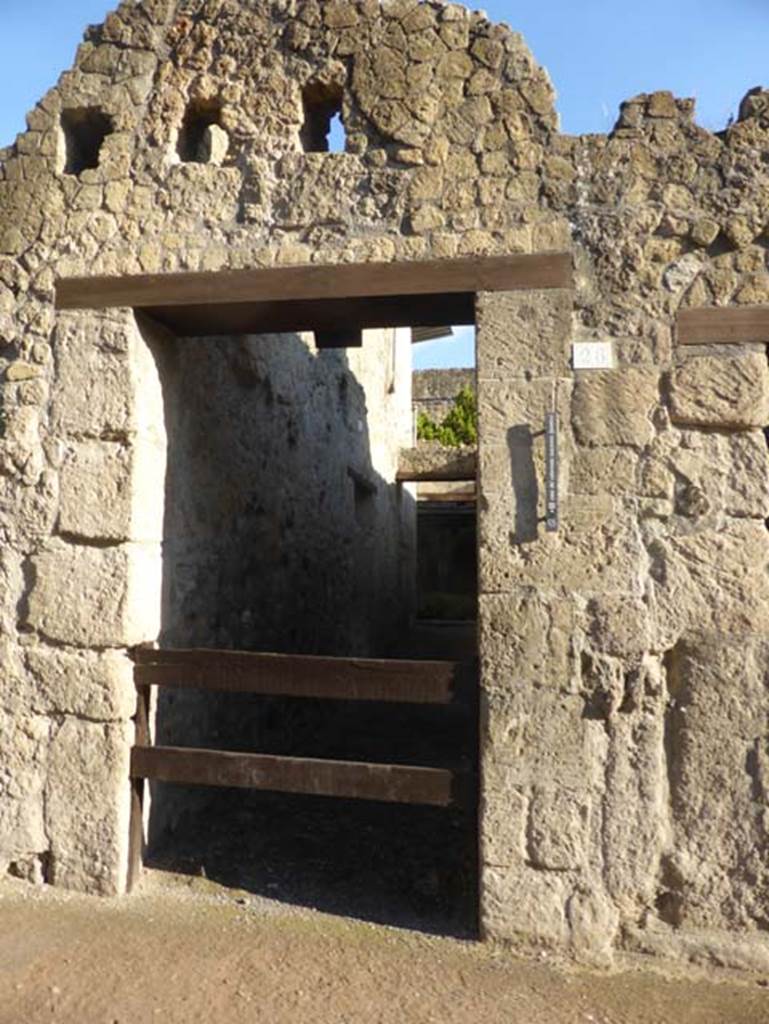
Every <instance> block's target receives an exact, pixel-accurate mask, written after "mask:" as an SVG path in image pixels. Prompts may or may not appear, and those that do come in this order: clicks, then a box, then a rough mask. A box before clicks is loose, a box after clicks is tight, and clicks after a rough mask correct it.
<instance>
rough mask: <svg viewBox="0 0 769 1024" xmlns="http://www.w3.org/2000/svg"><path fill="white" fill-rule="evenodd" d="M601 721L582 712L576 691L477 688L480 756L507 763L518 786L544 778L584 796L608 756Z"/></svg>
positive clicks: (598, 778) (486, 762)
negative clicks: (479, 716)
mask: <svg viewBox="0 0 769 1024" xmlns="http://www.w3.org/2000/svg"><path fill="white" fill-rule="evenodd" d="M604 724H605V723H604V722H602V721H598V720H597V719H592V718H586V717H585V702H584V699H583V698H582V696H580V695H569V694H564V693H558V692H557V691H553V690H537V689H535V688H534V687H533V686H522V687H521V688H520V689H519V690H512V689H511V690H510V691H509V692H507V693H502V692H500V691H499V690H496V691H495V690H491V691H487V690H485V689H484V690H482V693H481V757H482V763H483V764H484V765H491V764H495V765H507V766H509V768H510V769H511V771H510V774H509V775H508V776H507V780H508V784H509V785H510V786H514V787H516V788H518V789H520V790H522V791H527V790H528V789H529V788H531V787H533V786H537V785H540V784H541V783H542V780H544V779H546V780H548V782H549V783H550V784H551V785H552V786H564V787H566V788H568V789H570V790H571V791H574V790H576V789H577V788H578V784H579V786H581V787H582V788H581V790H580V792H581V793H582V795H583V797H585V796H586V794H588V793H589V792H590V790H591V787H593V786H594V785H598V786H599V787H600V786H601V785H602V778H603V761H604V759H605V756H606V746H607V740H606V733H605V730H604Z"/></svg>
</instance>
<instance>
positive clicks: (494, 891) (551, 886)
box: [481, 866, 569, 947]
mask: <svg viewBox="0 0 769 1024" xmlns="http://www.w3.org/2000/svg"><path fill="white" fill-rule="evenodd" d="M483 874H484V897H485V898H484V900H483V903H482V911H481V931H482V934H483V935H484V936H486V937H488V938H491V939H498V940H500V939H507V940H515V941H518V942H525V943H526V945H529V946H545V947H548V946H550V947H552V946H564V945H566V943H567V942H568V935H569V928H568V924H567V921H566V910H565V904H566V898H567V894H568V883H567V881H566V879H564V878H563V876H562V875H561V874H560V873H558V872H550V871H536V870H534V869H532V868H527V867H524V866H519V867H517V868H512V867H509V868H500V867H488V866H487V867H486V869H485V870H484V873H483Z"/></svg>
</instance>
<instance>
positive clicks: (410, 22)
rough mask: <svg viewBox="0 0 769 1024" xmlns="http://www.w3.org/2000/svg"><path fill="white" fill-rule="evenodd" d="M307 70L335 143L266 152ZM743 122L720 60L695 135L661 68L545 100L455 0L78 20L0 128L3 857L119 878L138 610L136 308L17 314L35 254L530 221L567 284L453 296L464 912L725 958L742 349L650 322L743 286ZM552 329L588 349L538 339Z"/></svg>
mask: <svg viewBox="0 0 769 1024" xmlns="http://www.w3.org/2000/svg"><path fill="white" fill-rule="evenodd" d="M334 104H339V105H340V106H341V110H342V115H343V119H344V123H345V127H346V132H347V143H346V145H347V149H346V152H345V153H343V154H328V153H324V152H318V151H313V152H308V151H306V150H307V149H313V148H315V149H317V148H319V146H320V145H321V143H322V137H323V134H324V119H325V118H327V116H328V110H329V109H331V108H333V106H334ZM767 154H769V95H768V94H767V93H764V92H761V91H760V90H759V91H756V92H754V93H752V94H751V95H749V96H748V97H746V99H745V101H744V102H743V104H742V107H741V109H740V113H739V117H738V118H737V120H736V121H735V122H734V123H733V124H731V125H730V126H729V127H728V128H727V129H725V131H724V132H722V133H720V134H718V135H714V134H711V133H709V132H706V131H704V130H703V129H701V128H699V127H698V126H697V125H696V122H695V121H694V109H693V103H692V101H689V100H678V99H675V98H674V97H672V96H671V95H670V94H669V93H664V92H658V93H653V94H649V95H644V96H639V97H636V98H634V99H632V100H630V101H629V102H628V103H626V104H624V105H623V108H622V110H621V114H620V119H619V121H618V124H617V127H616V129H615V130H614V131H613V132H612V133H611V134H610V135H608V136H586V137H579V138H577V137H569V136H564V135H561V134H559V132H558V130H557V118H556V114H555V110H554V97H553V91H552V89H551V87H550V84H549V82H548V79H547V76H546V74H545V72H544V71H542V69H540V68H539V67H537V65H536V64H535V62H534V61H533V59H532V58H531V56H530V54H529V52H528V50H527V49H526V47H525V44H524V43H523V41H522V39H521V38H520V36H518V35H517V34H515V33H514V32H512V31H510V30H509V29H508V28H506V27H505V26H498V25H493V24H491V23H490V22H489V21H488V20H487V19H486V18H485V17H484V16H483V15H481V14H478V13H470V12H468V11H466V10H465V9H464V8H462V7H461V6H459V5H457V4H445V3H439V2H428V3H418V2H417V0H384V2H382V3H380V2H379V0H329V2H324V3H318V2H316V0H304V2H302V0H273V2H268V0H252V2H250V3H248V4H246V3H242V2H237V0H206V2H202V0H196V2H184V0H146V2H144V3H140V4H131V3H124V4H122V5H121V7H120V8H119V9H118V11H117V12H116V13H115V14H113V15H111V16H110V17H109V18H108V19H107V21H106V22H105V24H104V25H103V26H101V27H99V28H97V29H94V30H91V31H90V32H89V34H88V38H87V41H86V42H85V43H84V45H83V46H82V47H81V49H80V51H79V53H78V57H77V61H76V65H75V67H74V69H73V70H72V71H70V72H67V73H66V74H65V75H64V76H63V77H62V79H61V80H60V82H59V84H58V86H57V87H56V88H55V89H53V90H52V91H51V92H50V93H48V94H47V95H46V96H45V97H44V98H43V99H42V101H41V103H40V104H39V106H38V107H37V108H36V109H35V110H34V111H33V112H32V113H31V114H30V116H29V130H28V131H27V132H26V133H24V134H23V135H21V136H20V137H19V139H18V140H17V143H16V145H15V147H12V148H11V149H9V150H6V151H5V152H4V154H3V155H2V162H1V163H0V340H1V341H2V349H1V350H0V355H1V356H2V371H3V375H4V380H3V389H2V391H3V395H2V403H3V438H2V441H1V442H0V530H2V541H3V545H2V554H1V555H0V558H1V559H2V569H1V575H0V595H1V599H0V626H1V628H2V634H1V635H2V640H1V642H2V652H3V653H2V661H1V664H2V681H1V683H0V695H1V696H0V709H1V720H2V727H1V729H2V731H1V733H0V735H2V745H3V750H4V751H8V752H9V756H7V757H4V759H3V768H2V772H3V774H2V777H0V835H2V837H3V838H2V846H0V860H2V862H3V864H5V865H7V864H9V863H13V864H15V865H16V867H15V868H14V870H16V871H19V872H25V873H30V874H34V873H35V872H39V873H40V872H42V873H43V874H46V875H47V876H48V877H49V878H51V879H52V880H54V881H57V882H62V883H64V884H71V885H77V886H80V887H86V888H94V889H103V890H111V889H116V888H119V887H120V884H121V881H120V878H121V874H120V872H121V868H120V856H121V854H120V842H121V840H120V839H119V838H118V836H119V835H120V829H121V828H122V826H123V824H124V822H123V818H122V814H123V811H122V809H121V808H123V806H124V804H123V800H124V797H123V794H124V792H125V789H124V788H121V787H122V786H123V783H122V782H121V781H120V780H122V779H124V778H125V759H126V756H127V753H126V752H127V746H128V743H129V742H130V731H131V730H130V724H129V718H130V714H131V708H130V706H129V705H130V701H129V700H128V699H127V696H126V695H127V692H128V690H129V689H130V687H129V684H128V672H129V669H128V662H127V659H126V658H125V656H124V653H123V652H124V651H125V649H126V647H127V646H129V645H130V644H131V643H134V642H137V641H139V640H148V639H153V638H154V637H155V636H156V635H157V629H158V626H159V623H158V621H157V612H156V610H155V605H154V604H153V603H152V602H150V603H148V602H147V601H143V600H142V593H141V589H140V587H139V586H138V581H139V580H146V579H148V578H149V579H154V576H153V573H156V569H157V564H158V559H157V552H156V543H157V541H156V538H154V537H145V536H144V535H143V530H142V529H141V528H140V525H139V524H140V509H141V506H142V503H141V501H140V500H139V499H140V497H141V496H143V495H146V493H147V490H146V487H144V486H142V485H141V484H140V481H141V478H142V474H143V473H144V472H145V471H146V472H151V468H148V469H146V470H142V469H141V466H142V465H143V464H144V463H143V461H142V460H143V458H144V456H143V454H142V453H146V452H148V451H151V449H152V445H153V444H154V443H155V439H154V438H153V437H151V436H145V435H146V434H147V430H146V429H145V428H144V427H143V425H142V423H141V416H140V415H138V414H137V410H140V409H141V403H135V402H134V401H133V400H132V398H131V396H132V395H134V394H135V393H136V390H135V389H136V384H137V379H136V378H137V375H139V376H140V375H141V374H140V371H139V370H138V369H137V366H139V365H140V362H141V359H140V357H139V356H137V357H136V358H137V359H139V362H138V363H137V361H136V359H134V358H133V357H130V358H129V355H130V351H132V350H133V348H137V346H138V342H137V341H136V338H135V336H134V334H132V333H131V330H130V324H129V323H128V321H127V320H126V319H125V317H123V316H122V314H114V315H113V314H109V315H107V314H104V315H93V314H87V315H86V314H55V313H54V309H53V286H54V283H55V280H56V278H57V277H60V276H67V275H71V274H91V273H94V274H96V273H102V274H109V275H119V274H126V273H135V272H139V271H148V272H156V271H157V272H161V271H171V270H177V271H183V270H201V269H205V270H218V269H223V268H238V267H256V266H262V267H267V266H274V265H278V264H286V263H300V264H301V263H308V264H309V263H337V262H350V261H371V260H411V261H419V260H420V259H425V258H445V259H451V258H456V257H473V256H475V255H485V254H507V253H532V252H542V251H548V250H562V251H569V252H571V253H572V254H573V257H574V262H575V267H576V279H575V288H574V290H573V291H570V292H561V291H558V292H529V293H514V294H513V293H510V294H501V295H500V294H495V295H491V294H489V295H483V296H481V297H480V299H479V303H478V316H477V320H478V323H477V327H478V394H479V408H480V435H481V437H480V451H479V459H480V486H481V498H480V508H481V516H480V534H481V542H480V543H481V549H480V575H481V583H480V591H481V594H480V616H481V658H482V694H483V712H484V729H483V738H482V751H481V754H482V773H483V784H482V804H481V822H482V860H483V867H482V874H481V905H482V915H483V927H484V931H485V934H486V935H487V936H489V937H496V938H510V939H522V940H525V941H527V942H541V943H543V944H550V945H555V946H559V947H562V948H563V947H566V948H571V949H573V950H575V951H577V952H578V953H579V954H580V955H582V956H586V957H590V958H594V959H599V960H602V961H606V960H608V959H610V958H611V956H612V954H613V951H614V950H617V949H634V950H642V951H646V952H652V953H668V954H673V953H674V954H676V955H680V956H685V957H688V956H695V957H699V958H710V959H715V960H717V961H718V962H725V963H734V964H743V965H753V966H756V965H761V966H762V967H764V968H765V967H766V965H767V963H769V946H768V944H767V941H766V936H765V932H766V916H765V914H766V912H765V905H766V898H767V884H769V879H768V878H767V874H766V853H767V834H766V825H765V816H766V792H765V760H766V742H767V739H766V718H767V710H768V707H767V688H766V681H767V669H768V668H769V664H768V663H767V650H768V649H769V648H767V643H766V625H765V617H766V612H767V601H769V593H767V575H766V568H767V558H768V557H769V535H768V534H767V530H766V527H765V522H764V520H765V517H766V516H767V514H768V512H769V507H768V502H767V483H768V480H767V477H768V476H769V459H768V457H767V448H766V444H765V441H764V434H763V428H764V427H765V426H766V424H767V420H768V419H769V372H768V371H767V361H766V353H765V351H764V349H763V347H762V346H749V345H748V346H737V347H735V346H726V345H712V346H709V347H707V348H703V349H697V348H687V349H686V350H684V349H683V348H681V347H680V346H678V345H677V344H676V341H675V334H674V324H675V317H676V315H677V313H678V311H679V310H680V309H682V308H685V307H691V306H713V305H728V304H762V303H764V304H765V303H767V302H768V301H769V269H768V268H767V251H769V236H767V222H768V221H769V161H768V160H767ZM94 164H95V165H96V166H93V165H94ZM592 339H611V340H612V341H613V345H614V351H615V359H616V366H615V368H614V369H611V370H605V371H602V372H592V371H578V372H574V371H573V370H572V369H571V366H570V345H571V343H572V342H573V341H575V340H592ZM132 347H133V348H132ZM137 351H138V348H137ZM132 367H133V368H132ZM554 393H555V397H554ZM553 401H555V402H556V403H557V407H558V409H559V411H560V415H561V426H562V438H561V440H562V451H563V473H562V481H561V484H562V496H563V507H562V525H561V530H560V532H559V533H557V534H546V533H545V532H544V529H543V524H542V522H541V516H542V514H543V502H542V493H543V492H542V458H543V453H542V442H541V437H540V436H539V435H540V434H541V430H542V424H543V417H544V414H545V412H546V411H547V410H548V409H550V408H551V405H552V403H553ZM73 453H74V454H73ZM151 465H155V466H157V461H155V462H154V463H153V462H152V461H151ZM73 474H74V476H73ZM78 474H79V476H78ZM75 480H78V481H80V482H77V483H76V482H73V481H75ZM83 488H85V490H83ZM79 489H80V490H79ZM79 493H80V494H82V498H81V499H79V500H78V498H77V495H78V494H79ZM121 516H127V517H128V521H129V523H133V524H134V527H135V528H132V529H131V530H126V529H125V528H124V527H122V526H120V525H117V524H116V521H115V517H118V519H119V517H121ZM145 557H146V559H147V560H148V561H149V565H150V568H149V569H148V570H147V571H146V572H144V571H142V572H140V571H139V570H138V566H140V565H141V564H142V559H143V558H145ZM132 581H133V582H132ZM154 585H155V584H153V586H154ZM158 607H159V605H158ZM148 609H149V612H151V614H148ZM73 764H77V771H72V770H70V768H71V766H72V765H73ZM105 764H106V765H107V766H108V770H105ZM73 814H75V815H77V816H79V817H78V820H77V822H75V823H74V824H73V820H72V816H73ZM75 833H76V834H77V840H76V841H75V840H74V839H72V836H73V835H75Z"/></svg>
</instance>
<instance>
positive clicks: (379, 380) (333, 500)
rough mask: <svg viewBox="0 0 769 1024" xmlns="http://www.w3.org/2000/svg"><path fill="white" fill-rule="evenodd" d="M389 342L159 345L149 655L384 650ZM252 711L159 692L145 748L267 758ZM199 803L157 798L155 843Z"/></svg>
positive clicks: (403, 593)
mask: <svg viewBox="0 0 769 1024" xmlns="http://www.w3.org/2000/svg"><path fill="white" fill-rule="evenodd" d="M404 342H405V345H408V342H407V341H406V339H404V338H403V336H401V337H400V338H399V340H397V341H396V337H395V332H394V331H370V332H366V334H365V337H364V345H363V348H362V349H360V350H357V351H352V352H350V351H348V350H325V351H318V350H317V349H316V348H315V346H314V342H313V336H312V335H297V334H281V335H262V336H254V337H248V338H225V337H222V338H206V339H195V340H191V339H185V338H175V337H173V336H172V335H170V334H168V333H166V334H165V336H164V338H163V341H162V344H161V345H160V346H158V348H160V349H162V353H161V354H159V365H160V367H161V376H162V381H163V392H164V403H165V412H164V417H165V424H166V429H167V436H168V470H167V476H166V481H165V493H166V500H165V510H166V511H165V521H164V526H163V533H164V549H163V550H164V553H163V573H164V585H163V594H164V597H163V622H162V630H161V635H160V642H161V643H162V644H163V645H164V646H177V647H209V648H223V649H235V650H244V651H248V650H253V651H277V652H283V653H303V654H327V655H336V656H356V655H357V656H366V655H381V656H384V655H386V654H387V653H388V651H389V649H390V648H391V646H392V644H393V642H394V639H395V638H396V637H397V636H398V635H399V634H400V632H401V631H402V629H403V628H404V627H405V626H406V625H407V624H408V621H409V616H410V612H411V600H412V591H413V558H414V532H415V527H414V520H415V507H414V504H413V501H412V499H411V497H410V496H409V495H408V494H407V493H404V492H403V490H402V488H401V487H400V486H399V485H398V484H396V483H395V474H396V470H397V462H398V451H399V449H400V448H401V447H402V446H403V445H406V444H408V440H409V437H410V417H411V387H410V352H409V350H408V348H404ZM409 566H410V568H409ZM404 570H405V571H404ZM410 577H411V580H410ZM409 580H410V585H409V587H408V589H406V588H405V584H406V582H407V581H409ZM264 707H265V703H264V702H263V701H262V702H261V704H260V703H259V702H255V701H254V700H252V699H250V698H248V697H246V696H227V697H223V696H222V695H218V694H205V693H203V692H199V691H198V692H191V693H168V692H165V693H162V692H161V694H160V697H159V700H158V705H157V711H156V736H157V742H159V743H166V744H170V745H174V744H178V745H185V746H190V745H193V746H194V745H200V746H213V747H219V748H223V749H245V750H253V751H257V750H259V749H264V744H265V743H266V742H268V738H269V736H268V734H269V732H270V731H271V730H274V729H275V728H276V727H277V728H279V727H280V722H279V721H278V722H277V724H276V716H275V714H269V713H264ZM278 717H279V716H278ZM210 799H211V793H210V792H205V791H203V792H202V793H201V792H200V791H199V792H197V793H194V792H192V793H190V792H189V791H185V792H184V793H178V792H177V791H176V790H175V789H174V788H172V787H159V788H157V792H156V798H155V800H154V808H153V812H152V829H151V832H152V836H153V837H161V836H162V835H163V833H164V832H165V831H166V829H167V828H168V827H169V826H170V825H173V824H174V823H175V822H176V820H177V818H178V816H179V814H181V813H184V814H189V813H194V812H195V810H196V809H197V808H199V806H200V805H201V803H206V802H207V801H208V800H210Z"/></svg>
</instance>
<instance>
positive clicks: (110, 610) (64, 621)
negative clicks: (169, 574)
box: [25, 544, 162, 647]
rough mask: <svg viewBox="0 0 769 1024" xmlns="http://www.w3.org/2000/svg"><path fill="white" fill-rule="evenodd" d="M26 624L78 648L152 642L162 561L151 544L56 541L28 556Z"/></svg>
mask: <svg viewBox="0 0 769 1024" xmlns="http://www.w3.org/2000/svg"><path fill="white" fill-rule="evenodd" d="M30 568H31V571H32V575H33V580H34V582H33V584H32V587H31V590H30V592H29V595H28V598H27V602H26V603H27V612H26V617H25V619H26V625H27V626H28V627H30V628H31V629H33V630H35V631H36V632H37V633H39V634H40V635H41V636H42V637H46V638H48V639H51V640H57V641H60V642H61V643H65V644H70V645H72V646H76V647H130V646H133V645H135V644H138V643H142V642H144V641H149V640H154V639H155V638H156V637H157V635H158V630H159V621H160V600H161V598H160V591H161V575H162V564H161V558H160V549H159V547H157V546H155V545H143V544H125V545H121V546H120V547H107V548H103V547H79V546H74V545H73V546H69V545H65V544H59V545H56V546H55V547H52V548H50V549H49V550H47V551H44V552H42V553H41V554H39V555H35V556H33V557H32V558H31V559H30Z"/></svg>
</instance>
